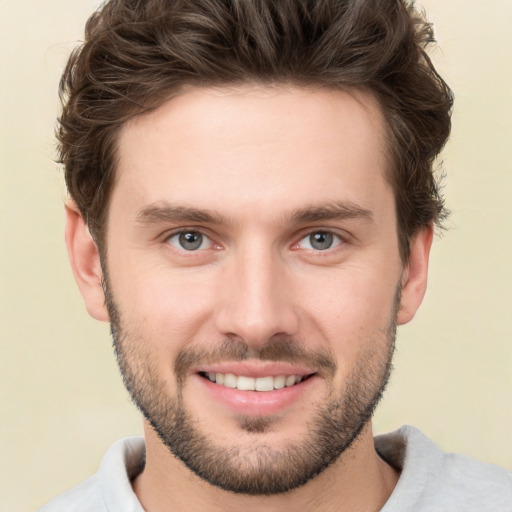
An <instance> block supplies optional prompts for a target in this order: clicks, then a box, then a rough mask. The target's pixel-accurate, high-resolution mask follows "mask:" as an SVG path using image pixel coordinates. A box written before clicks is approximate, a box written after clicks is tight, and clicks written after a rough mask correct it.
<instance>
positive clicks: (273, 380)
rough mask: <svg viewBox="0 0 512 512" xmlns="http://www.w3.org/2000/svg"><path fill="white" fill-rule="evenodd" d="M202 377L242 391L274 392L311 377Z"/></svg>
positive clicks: (203, 373)
mask: <svg viewBox="0 0 512 512" xmlns="http://www.w3.org/2000/svg"><path fill="white" fill-rule="evenodd" d="M201 375H202V376H203V377H205V378H207V379H209V380H210V381H211V382H215V383H216V384H219V385H221V386H225V387H227V388H232V389H235V388H236V389H238V390H240V391H274V390H275V389H283V388H289V387H292V386H295V385H296V384H299V383H300V382H302V381H303V380H306V379H308V378H309V377H310V375H277V376H275V377H273V376H265V377H248V376H246V375H235V374H233V373H214V372H202V373H201Z"/></svg>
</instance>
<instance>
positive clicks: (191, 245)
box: [167, 231, 212, 251]
mask: <svg viewBox="0 0 512 512" xmlns="http://www.w3.org/2000/svg"><path fill="white" fill-rule="evenodd" d="M167 241H168V242H169V243H170V244H171V245H172V246H173V247H176V248H178V249H182V250H185V251H198V250H200V249H208V248H209V247H211V245H212V242H211V240H210V239H209V238H208V237H207V236H205V235H203V234H202V233H200V232H199V231H181V232H180V233H176V234H175V235H172V236H170V237H169V238H168V239H167Z"/></svg>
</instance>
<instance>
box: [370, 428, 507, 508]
mask: <svg viewBox="0 0 512 512" xmlns="http://www.w3.org/2000/svg"><path fill="white" fill-rule="evenodd" d="M375 446H376V449H377V452H378V453H379V454H380V455H381V457H382V458H383V459H385V460H386V461H387V462H388V463H390V464H391V465H392V466H395V467H396V468H397V469H399V470H401V476H400V479H399V481H398V484H397V486H396V488H395V490H394V492H393V494H392V495H391V497H390V500H389V502H388V504H387V505H386V507H385V508H384V509H383V512H392V511H393V510H409V508H405V505H406V506H407V507H411V508H410V510H417V511H420V510H429V511H430V510H432V511H434V510H435V511H445V510H446V511H449V510H450V511H452V510H464V511H465V512H473V511H475V512H476V511H481V510H489V511H491V510H492V511H493V512H511V511H512V473H511V472H509V471H507V470H505V469H503V468H500V467H497V466H493V465H492V464H485V463H483V462H479V461H477V460H475V459H472V458H471V457H467V456H464V455H457V454H453V453H444V452H443V451H441V450H440V449H439V447H438V446H437V445H436V444H435V443H433V442H432V441H431V440H430V439H428V438H427V437H426V436H424V435H423V434H422V433H421V432H420V431H419V430H417V429H415V428H413V427H409V426H406V427H402V428H401V429H399V430H397V431H395V432H392V433H390V434H386V435H384V436H378V437H377V438H376V439H375Z"/></svg>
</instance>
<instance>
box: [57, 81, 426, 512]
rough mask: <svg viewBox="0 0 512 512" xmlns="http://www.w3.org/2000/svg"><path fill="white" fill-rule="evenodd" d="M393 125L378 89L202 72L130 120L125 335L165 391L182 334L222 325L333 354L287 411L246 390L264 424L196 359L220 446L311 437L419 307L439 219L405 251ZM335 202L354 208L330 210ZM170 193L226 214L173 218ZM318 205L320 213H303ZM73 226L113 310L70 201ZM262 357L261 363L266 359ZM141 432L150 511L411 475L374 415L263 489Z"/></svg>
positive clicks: (207, 340)
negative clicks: (197, 465) (252, 490)
mask: <svg viewBox="0 0 512 512" xmlns="http://www.w3.org/2000/svg"><path fill="white" fill-rule="evenodd" d="M383 131H384V124H383V120H382V118H381V114H380V110H379V108H378V106H377V104H376V103H375V101H374V100H373V99H372V97H371V96H370V95H369V94H366V93H363V92H360V91H353V92H351V93H350V94H349V93H346V92H332V91H311V90H304V89H299V88H284V87H281V88H256V87H243V88H242V87H240V88H237V89H233V88H231V89H190V90H187V91H185V92H183V93H181V94H180V95H178V96H177V97H175V98H173V99H172V100H170V101H168V102H167V103H165V104H164V105H162V106H161V107H160V108H159V109H157V110H155V111H153V112H151V113H149V114H146V115H143V116H140V117H138V118H136V119H134V120H132V121H130V122H129V123H127V124H126V125H125V126H124V128H123V129H122V132H121V135H120V139H119V165H118V168H117V170H116V172H117V179H116V184H115V186H114V190H113V193H112V197H111V201H110V206H109V215H108V228H107V241H108V242H107V243H108V253H107V255H106V262H105V264H106V267H107V268H108V272H109V283H110V287H111V291H112V294H113V296H114V297H115V300H116V304H117V306H118V308H119V310H120V312H121V314H122V317H123V318H124V319H125V322H124V324H125V327H126V330H127V332H129V333H130V340H131V342H132V343H134V346H135V343H136V342H137V343H138V344H139V346H140V345H142V347H143V351H144V354H145V355H146V356H147V358H148V361H150V362H151V364H152V365H153V367H154V370H155V372H156V375H157V376H158V378H159V379H160V381H161V382H163V383H164V385H165V393H166V394H167V395H168V396H169V397H173V396H175V395H176V392H177V389H178V383H177V378H176V375H175V373H174V371H173V363H174V361H175V358H176V356H177V354H178V353H179V352H180V350H183V349H184V348H186V347H190V346H193V347H198V348H199V349H201V348H202V349H205V350H206V349H208V348H211V346H212V344H216V343H220V340H222V339H226V338H229V339H231V340H239V341H240V343H243V344H245V345H246V346H247V347H249V348H251V349H254V350H259V349H261V348H263V347H265V346H266V345H267V344H268V343H269V342H270V340H274V339H276V338H277V337H279V336H286V337H287V338H290V339H296V340H300V342H301V343H302V344H303V345H304V347H306V348H309V349H312V350H323V351H325V352H326V353H329V354H330V355H331V356H332V357H333V359H334V361H335V363H336V369H335V372H334V374H333V375H332V377H329V378H327V377H325V378H324V377H322V376H317V378H315V379H314V380H313V381H312V383H310V384H309V385H307V386H304V388H303V391H302V392H301V393H299V394H298V395H297V397H296V398H294V399H293V400H292V401H291V402H290V403H286V404H284V405H283V404H282V405H280V406H279V407H277V409H276V410H270V409H265V407H263V408H261V407H260V406H259V405H258V404H255V403H253V404H251V402H250V398H249V405H248V406H245V408H244V409H243V415H245V416H246V417H258V416H264V417H267V418H271V419H272V422H273V423H272V425H273V428H272V429H271V430H270V431H268V430H266V431H263V432H261V433H254V432H253V433H249V432H247V431H245V430H244V429H243V428H242V426H241V423H240V421H239V419H240V414H235V413H236V412H237V410H236V406H231V405H230V404H228V405H226V403H224V402H222V401H221V400H218V399H217V398H218V397H217V396H216V395H215V392H214V393H213V395H212V394H209V393H205V392H204V386H205V384H204V379H201V378H200V377H198V375H197V372H195V371H194V372H192V373H190V374H187V376H186V377H185V379H184V383H183V401H184V403H185V404H186V407H187V409H188V411H189V413H190V414H191V416H192V417H193V418H194V420H195V422H196V424H197V425H198V427H199V428H200V429H201V431H202V432H203V433H204V434H205V435H206V436H208V438H210V439H212V441H213V442H215V444H216V446H220V447H226V448H229V447H231V446H233V445H234V444H236V446H237V448H239V449H240V450H242V451H244V450H245V452H247V453H249V452H250V448H251V447H253V446H255V445H258V444H260V445H263V444H264V445H265V446H267V447H270V448H271V449H272V450H276V451H278V450H279V449H280V448H281V447H282V446H285V445H287V443H290V442H296V443H301V442H303V441H304V440H305V439H306V438H307V435H308V432H307V428H305V425H306V424H307V422H308V421H311V420H313V419H314V415H315V413H316V405H318V404H322V403H324V402H326V401H327V400H328V398H329V396H330V395H329V393H330V392H331V390H332V389H333V388H334V389H335V390H343V389H345V388H346V386H347V382H348V380H349V379H350V377H351V375H352V373H353V372H354V369H355V368H357V367H358V365H361V362H362V361H368V357H369V355H370V354H373V357H374V359H375V360H372V365H370V366H369V368H371V369H373V368H375V365H378V364H379V363H381V362H382V361H383V359H384V357H385V354H386V352H389V350H388V349H389V346H390V343H392V336H390V335H389V329H390V324H391V323H393V321H395V320H396V322H397V323H398V325H401V324H404V323H406V322H408V321H410V320H411V319H412V318H413V316H414V314H415V312H416V310H417V308H418V307H419V305H420V303H421V301H422V299H423V295H424V292H425V288H426V279H427V268H428V255H429V250H430V245H431V241H432V228H431V227H426V228H425V229H423V230H421V231H420V232H419V233H418V234H417V235H416V236H415V237H414V238H413V239H412V240H411V244H410V246H411V250H410V258H409V261H408V262H407V264H404V263H403V262H402V261H401V259H400V256H399V250H398V238H397V233H396V213H395V207H394V198H393V191H392V189H391V187H390V185H389V183H388V181H387V179H386V165H387V161H386V158H385V155H386V147H385V143H384V140H383ZM333 204H336V205H337V207H339V206H340V205H341V206H343V208H345V210H344V211H346V210H347V208H348V210H350V211H351V212H352V213H353V215H351V216H348V217H347V216H346V215H345V216H344V215H338V216H336V217H335V218H328V217H329V216H326V215H325V214H322V211H323V212H324V213H325V207H326V206H329V207H332V205H333ZM163 206H165V208H164V209H162V207H163ZM169 206H172V207H176V206H178V207H180V208H183V207H186V208H194V209H198V210H201V211H202V212H204V211H207V212H209V213H212V214H213V218H212V219H208V220H204V219H203V220H198V219H195V220H194V222H190V221H187V220H184V219H178V218H176V215H174V216H171V215H169V214H168V213H169V211H170V210H169V208H168V207H169ZM312 207H314V213H315V216H314V217H313V216H312V215H309V216H304V215H303V216H302V217H301V216H300V215H299V214H298V213H299V212H304V211H305V209H309V210H308V211H309V212H310V213H311V211H312ZM322 208H323V210H322ZM338 210H339V208H338ZM162 211H164V214H162ZM155 212H157V214H154V213H155ZM158 212H160V213H158ZM172 212H173V213H174V214H175V213H176V209H174V210H172ZM354 212H355V213H354ZM361 212H363V213H361ZM180 229H181V230H184V231H186V230H187V229H188V230H189V231H190V230H195V231H201V232H203V233H204V235H205V236H206V237H207V239H206V240H207V242H206V243H205V244H204V246H203V247H202V248H201V249H199V250H197V251H185V250H184V249H183V248H180V246H179V243H178V242H177V237H176V236H174V235H175V234H176V232H177V231H179V230H180ZM318 231H322V232H330V233H333V234H334V235H335V237H334V243H333V246H332V247H330V248H328V249H327V250H315V249H313V248H312V247H311V245H310V244H309V242H310V239H309V235H310V233H311V232H318ZM66 241H67V245H68V250H69V255H70V259H71V263H72V267H73V271H74V274H75V277H76V279H77V282H78V284H79V287H80V289H81V292H82V294H83V296H84V300H85V304H86V307H87V309H88V311H89V313H90V314H91V315H92V316H93V317H95V318H97V319H99V320H102V321H108V320H109V316H108V311H107V309H106V307H105V297H104V292H103V288H102V286H101V283H102V279H103V274H102V269H101V264H100V257H99V254H98V250H97V247H96V245H95V243H94V241H93V240H92V238H91V237H90V235H89V233H88V230H87V228H86V226H85V223H84V221H83V219H82V217H81V216H80V214H79V213H78V210H77V208H76V206H75V205H74V204H73V203H72V202H70V203H69V204H68V205H67V230H66ZM128 276H129V277H128ZM399 287H401V289H402V293H401V298H400V304H399V309H398V312H397V313H396V314H395V313H394V311H395V309H396V308H395V307H394V300H395V297H396V292H397V289H398V288H399ZM395 316H396V318H395ZM226 364H228V366H229V361H228V362H227V363H226ZM250 364H253V367H252V369H254V368H257V369H258V371H260V370H261V371H262V368H261V366H262V364H261V363H260V362H258V361H250ZM195 370H197V368H195ZM238 412H239V411H238ZM145 437H146V443H147V461H146V468H145V470H144V471H143V472H142V473H141V475H139V477H138V478H137V479H136V480H135V481H134V489H135V492H136V493H137V495H138V497H139V499H140V501H141V503H142V505H143V506H144V508H145V509H146V510H148V511H150V512H159V511H161V510H167V508H166V503H169V502H170V503H173V510H177V511H180V510H204V509H205V508H208V510H223V511H225V510H237V511H238V510H240V507H243V508H244V510H250V511H251V510H261V507H262V506H264V507H265V510H281V511H282V510H285V511H286V510H290V511H291V510H299V509H300V510H311V511H313V510H322V511H329V510H337V511H344V510H347V511H348V510H361V511H366V510H368V511H370V510H375V511H376V510H380V508H381V507H382V506H383V504H384V503H385V502H386V500H387V499H388V497H389V495H390V494H391V492H392V490H393V488H394V486H395V484H396V482H397V479H398V474H397V473H396V471H395V470H394V469H393V468H391V467H390V466H388V465H387V464H386V463H385V462H383V461H382V460H381V459H380V458H379V456H378V455H377V454H376V452H375V450H374V447H373V434H372V429H371V423H370V422H368V423H367V424H365V426H364V428H363V430H362V431H361V433H360V434H359V436H358V438H357V439H356V441H355V442H354V443H353V444H352V445H351V446H350V448H349V449H348V450H346V451H345V452H344V453H343V454H342V456H341V457H339V458H338V460H337V461H336V462H335V463H334V464H332V465H331V466H330V467H328V468H327V469H326V470H325V471H324V472H322V473H321V474H320V475H319V476H317V477H316V478H314V479H312V480H310V481H309V482H308V483H307V484H306V485H303V486H301V487H299V488H297V489H295V490H293V491H290V492H288V493H286V494H277V495H273V496H268V497H258V496H247V495H236V494H232V493H227V492H225V491H223V490H221V489H219V488H217V487H214V486H212V485H210V484H208V483H206V482H205V481H203V480H202V479H200V478H199V477H197V476H196V475H195V474H194V473H192V472H191V471H190V470H188V469H187V468H186V467H185V466H184V465H183V464H182V463H181V462H180V461H179V460H177V459H176V458H175V457H174V456H173V455H172V454H171V453H170V452H169V450H168V449H167V447H166V446H165V445H164V444H163V443H162V442H161V441H160V439H159V438H158V436H157V435H156V433H155V432H154V430H153V429H152V428H151V426H149V425H148V424H147V422H146V424H145ZM245 452H244V453H245ZM176 489H179V493H175V492H174V490H176Z"/></svg>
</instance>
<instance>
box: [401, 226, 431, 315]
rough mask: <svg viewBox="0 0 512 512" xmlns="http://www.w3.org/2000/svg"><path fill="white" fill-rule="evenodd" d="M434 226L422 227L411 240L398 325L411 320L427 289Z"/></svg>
mask: <svg viewBox="0 0 512 512" xmlns="http://www.w3.org/2000/svg"><path fill="white" fill-rule="evenodd" d="M433 236H434V227H433V226H432V225H430V226H428V227H426V228H423V229H421V230H420V231H419V232H418V233H417V234H416V235H415V236H414V238H412V239H411V241H410V247H409V261H408V263H407V265H406V266H405V268H404V270H403V273H402V296H401V300H400V309H399V310H398V318H397V322H398V325H403V324H406V323H407V322H410V321H411V320H412V319H413V318H414V315H415V314H416V311H417V310H418V308H419V307H420V305H421V303H422V301H423V297H424V296H425V291H426V289H427V274H428V258H429V255H430V247H431V246H432V238H433Z"/></svg>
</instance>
